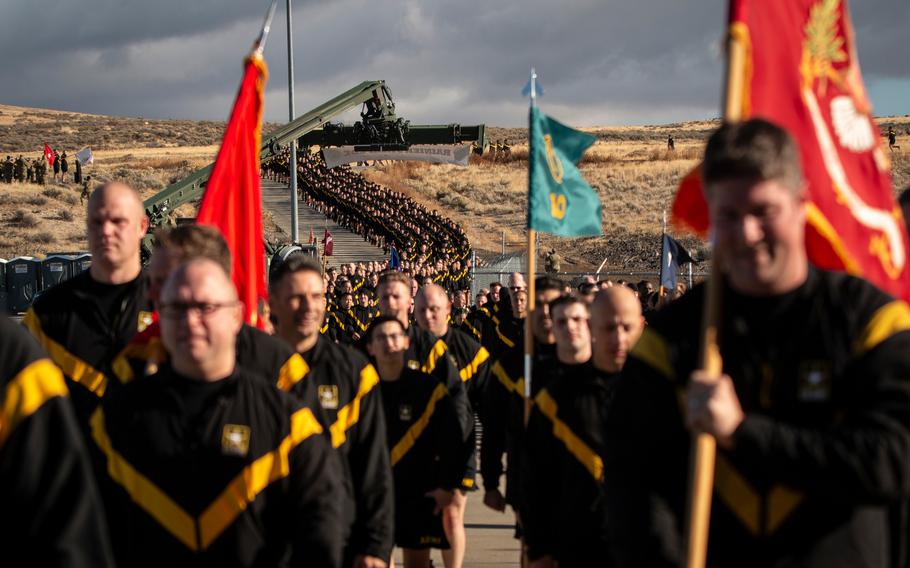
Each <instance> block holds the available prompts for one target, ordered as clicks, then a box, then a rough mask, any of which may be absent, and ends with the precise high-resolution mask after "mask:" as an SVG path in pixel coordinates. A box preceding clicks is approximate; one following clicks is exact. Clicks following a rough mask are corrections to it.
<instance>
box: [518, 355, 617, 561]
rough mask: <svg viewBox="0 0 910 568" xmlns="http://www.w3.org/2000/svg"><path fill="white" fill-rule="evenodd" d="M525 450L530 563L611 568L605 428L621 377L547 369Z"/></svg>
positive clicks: (590, 369) (524, 513)
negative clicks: (543, 561)
mask: <svg viewBox="0 0 910 568" xmlns="http://www.w3.org/2000/svg"><path fill="white" fill-rule="evenodd" d="M550 375H551V376H550V379H549V381H548V383H547V386H545V387H544V388H543V389H542V390H540V392H538V393H537V395H536V396H535V397H534V405H533V407H532V410H531V416H530V419H529V421H528V428H527V432H526V433H525V438H524V440H525V443H524V444H523V445H522V455H523V460H522V473H521V495H522V499H521V520H522V526H523V528H524V535H525V542H526V543H527V546H528V557H529V558H530V559H531V560H536V559H538V558H540V557H542V556H545V555H550V556H553V557H554V558H555V559H556V560H557V561H558V562H559V565H560V566H567V567H568V566H579V567H581V566H592V565H598V566H609V565H610V562H609V560H608V557H609V554H610V550H609V546H608V536H607V523H606V503H605V500H604V486H603V472H604V459H605V452H606V449H605V443H604V429H605V426H606V422H607V417H608V414H609V411H610V403H611V399H612V397H613V388H614V384H615V381H616V377H617V376H616V375H615V374H611V373H605V372H602V371H599V370H598V369H596V368H595V367H594V366H593V364H592V363H591V362H588V363H583V364H580V365H567V364H564V363H559V362H555V363H553V364H551V366H550Z"/></svg>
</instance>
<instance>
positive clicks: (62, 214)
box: [57, 209, 73, 221]
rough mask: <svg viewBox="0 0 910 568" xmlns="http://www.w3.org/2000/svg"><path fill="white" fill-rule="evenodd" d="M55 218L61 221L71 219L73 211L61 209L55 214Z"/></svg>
mask: <svg viewBox="0 0 910 568" xmlns="http://www.w3.org/2000/svg"><path fill="white" fill-rule="evenodd" d="M57 218H58V219H60V220H61V221H72V220H73V213H72V211H70V210H69V209H61V210H60V211H59V213H58V214H57Z"/></svg>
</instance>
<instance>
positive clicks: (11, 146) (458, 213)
mask: <svg viewBox="0 0 910 568" xmlns="http://www.w3.org/2000/svg"><path fill="white" fill-rule="evenodd" d="M879 123H880V126H881V127H882V130H883V131H885V130H887V127H888V126H894V127H895V130H897V131H898V132H899V133H900V136H899V137H898V144H900V145H901V147H902V149H901V150H899V151H896V152H894V153H893V162H892V168H893V175H894V187H895V192H897V191H898V190H900V189H903V188H906V187H907V186H910V133H908V128H910V117H906V116H905V117H887V118H882V119H880V120H879ZM275 126H276V125H266V126H265V130H266V131H268V130H271V129H272V128H274V127H275ZM715 126H716V123H715V122H712V121H704V122H687V123H678V124H668V125H659V126H643V127H616V128H586V129H585V130H586V131H588V132H590V133H592V134H594V135H595V136H596V137H597V143H596V144H595V145H594V146H593V147H592V148H591V149H589V150H588V152H587V153H586V155H585V157H584V158H583V159H582V162H581V171H582V173H583V174H584V176H585V178H586V179H587V180H588V182H589V183H590V184H591V185H592V186H593V187H594V188H595V189H596V190H597V192H598V194H599V195H600V197H601V201H602V203H603V218H604V231H605V235H604V236H603V237H599V238H587V239H563V238H558V237H549V236H542V237H541V249H546V248H550V247H553V248H555V249H556V250H557V251H559V253H560V254H561V255H562V257H563V259H564V267H563V270H568V271H576V270H577V271H586V270H591V269H593V268H597V267H598V266H599V265H600V264H601V263H602V262H604V260H606V263H605V265H604V270H612V271H655V270H656V269H657V265H658V256H659V249H660V242H659V237H660V232H661V219H662V214H663V211H664V210H667V209H669V207H670V204H671V202H672V199H673V195H674V192H675V189H676V186H677V184H678V182H679V180H680V178H681V177H682V176H683V175H685V174H686V173H687V172H688V171H690V170H691V169H692V168H693V167H694V166H695V165H696V163H697V161H698V158H699V156H700V154H701V152H702V149H703V146H704V142H705V140H706V139H707V136H708V135H709V133H710V131H711V130H712V129H713V128H714V127H715ZM223 129H224V124H223V123H219V122H211V121H187V120H148V119H144V118H123V117H108V116H98V115H88V114H77V113H66V112H59V111H53V110H44V109H33V108H22V107H12V106H4V105H0V159H3V158H5V156H6V155H11V156H12V157H13V158H15V157H16V156H17V155H18V154H20V153H21V154H23V155H24V156H25V157H27V158H38V157H40V156H41V149H42V148H43V146H44V143H45V142H48V143H49V144H50V145H51V146H52V147H54V148H58V149H60V150H64V149H65V150H67V151H68V153H69V154H70V155H72V154H73V153H75V152H76V151H77V150H79V149H80V148H82V147H83V146H91V147H92V149H93V151H94V153H95V163H94V165H90V166H87V167H86V170H85V174H86V175H91V176H92V182H93V183H98V182H103V181H106V180H110V179H123V180H125V181H127V182H128V183H130V184H132V185H133V186H135V187H136V188H137V189H139V190H140V192H141V193H142V195H143V197H144V198H145V197H148V196H150V195H153V194H154V193H155V192H157V191H159V190H160V189H163V188H164V187H165V186H167V185H168V184H170V183H173V182H174V181H176V180H178V179H181V178H182V177H184V176H186V175H187V174H189V173H190V172H192V171H194V170H195V169H197V168H199V167H202V166H204V165H206V164H208V163H210V162H211V161H212V160H213V159H214V156H215V154H216V152H217V149H218V148H217V144H218V142H219V140H220V137H221V134H222V132H223ZM670 134H672V135H673V137H674V139H675V142H676V149H675V150H674V151H672V152H671V151H668V150H667V149H666V148H667V146H666V140H667V136H668V135H670ZM487 135H488V139H489V140H490V141H493V142H497V141H505V142H506V143H508V144H510V145H511V155H510V156H509V157H508V158H505V159H497V160H495V161H494V160H491V159H490V157H489V156H484V157H479V158H478V157H474V158H472V161H471V163H470V165H469V166H467V167H456V166H448V165H428V164H424V163H416V162H393V163H391V164H388V165H384V166H379V167H376V168H370V169H367V170H365V171H364V172H363V174H364V175H365V176H366V177H367V178H369V179H370V180H372V181H374V182H377V183H380V184H382V185H385V186H388V187H391V188H394V189H396V190H399V191H403V192H405V193H407V194H408V195H410V196H412V197H413V198H414V199H416V200H417V201H420V202H422V203H424V204H426V205H428V206H430V207H433V208H436V209H439V210H440V211H442V212H444V213H445V214H446V215H447V216H449V217H451V218H453V219H454V220H455V221H457V222H458V223H460V224H462V225H463V226H464V227H465V229H466V231H467V233H468V236H469V238H470V239H471V242H472V244H473V245H474V247H475V248H476V249H478V251H479V252H480V253H481V255H482V256H483V257H486V258H490V257H493V256H495V255H497V254H499V253H500V250H501V246H502V241H503V237H504V240H505V242H506V250H507V251H509V252H512V251H516V250H520V249H521V248H522V247H523V242H524V238H525V237H524V222H525V215H526V213H525V209H526V204H525V199H526V197H525V193H526V187H527V143H526V140H527V131H526V129H520V128H496V127H490V128H488V130H487ZM70 175H72V168H71V170H70ZM80 190H81V188H77V187H76V186H75V185H74V184H73V183H72V178H70V180H69V183H68V184H61V183H53V182H51V181H49V182H48V185H47V186H45V187H41V186H37V185H31V184H12V185H2V186H0V227H2V230H0V257H3V258H10V257H12V256H17V255H33V256H41V255H43V254H46V253H48V252H53V251H69V250H82V249H84V248H85V246H86V245H85V231H84V217H85V209H84V207H83V206H82V205H81V204H80V202H79V195H80ZM184 214H186V215H192V210H191V209H189V210H188V211H186V212H185V213H184ZM274 230H275V229H274V228H272V231H274ZM677 236H678V237H680V239H681V240H682V241H683V242H684V243H685V244H686V245H687V246H689V247H690V249H694V250H698V249H700V248H701V247H702V244H701V243H700V242H699V241H698V240H697V239H694V238H691V237H687V236H685V235H677Z"/></svg>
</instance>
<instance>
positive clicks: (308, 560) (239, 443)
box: [91, 259, 344, 567]
mask: <svg viewBox="0 0 910 568" xmlns="http://www.w3.org/2000/svg"><path fill="white" fill-rule="evenodd" d="M159 310H160V314H161V339H162V341H163V342H164V346H165V348H166V349H167V352H168V355H169V358H168V363H167V364H165V365H162V366H161V368H160V369H159V371H158V373H156V374H154V375H151V376H148V377H141V378H138V379H136V380H134V381H131V382H129V383H127V384H126V385H125V386H124V387H123V388H121V389H118V391H117V392H112V393H110V394H109V395H108V396H107V397H105V400H104V402H103V404H102V406H101V408H99V409H97V410H96V411H95V413H94V414H93V416H92V418H91V436H92V440H93V441H94V444H95V446H96V447H97V450H98V452H97V455H98V467H97V471H98V475H99V478H100V480H101V482H102V486H103V495H104V500H105V504H106V509H107V512H108V518H109V519H110V525H111V537H112V538H111V540H112V542H113V546H114V551H115V555H116V557H117V563H118V564H119V565H121V566H190V565H194V566H201V565H205V566H277V565H289V566H330V567H332V566H339V565H340V560H341V558H340V557H341V544H342V543H341V535H342V533H343V529H342V526H341V504H342V503H343V501H344V495H343V488H342V485H341V481H340V480H341V479H342V470H341V466H340V463H339V461H338V456H337V455H336V453H335V452H334V451H332V449H331V445H330V442H329V439H328V437H327V436H324V435H323V428H322V427H321V426H320V424H319V422H318V421H317V420H316V418H315V417H314V415H313V413H312V411H311V410H310V409H309V408H305V407H302V406H301V405H300V403H298V402H296V401H295V400H294V399H293V398H292V397H291V396H289V395H287V394H286V393H283V392H281V391H280V390H278V389H276V388H275V387H274V386H273V385H271V384H269V383H268V382H266V381H263V380H261V378H260V377H259V376H258V375H256V374H254V373H251V372H250V371H247V370H246V369H245V368H243V367H241V366H239V365H237V354H236V352H235V348H236V342H237V334H238V332H239V331H240V328H241V326H242V325H243V311H242V304H241V303H240V302H239V301H238V299H237V292H236V290H235V289H234V285H233V284H232V283H231V281H230V278H229V276H228V275H227V273H226V272H225V271H224V269H223V268H222V267H221V266H220V265H219V264H218V263H216V262H214V261H212V260H209V259H196V260H192V261H190V262H188V263H186V264H184V265H181V266H180V267H179V268H177V270H176V271H174V272H173V274H172V275H171V276H170V278H169V279H168V280H167V283H166V284H165V286H164V289H163V290H162V293H161V302H160V305H159ZM279 465H280V467H279Z"/></svg>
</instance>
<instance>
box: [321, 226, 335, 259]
mask: <svg viewBox="0 0 910 568" xmlns="http://www.w3.org/2000/svg"><path fill="white" fill-rule="evenodd" d="M334 248H335V246H334V244H333V243H332V233H330V232H329V230H328V229H326V230H325V235H323V237H322V250H323V252H322V254H323V256H332V249H334Z"/></svg>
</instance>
